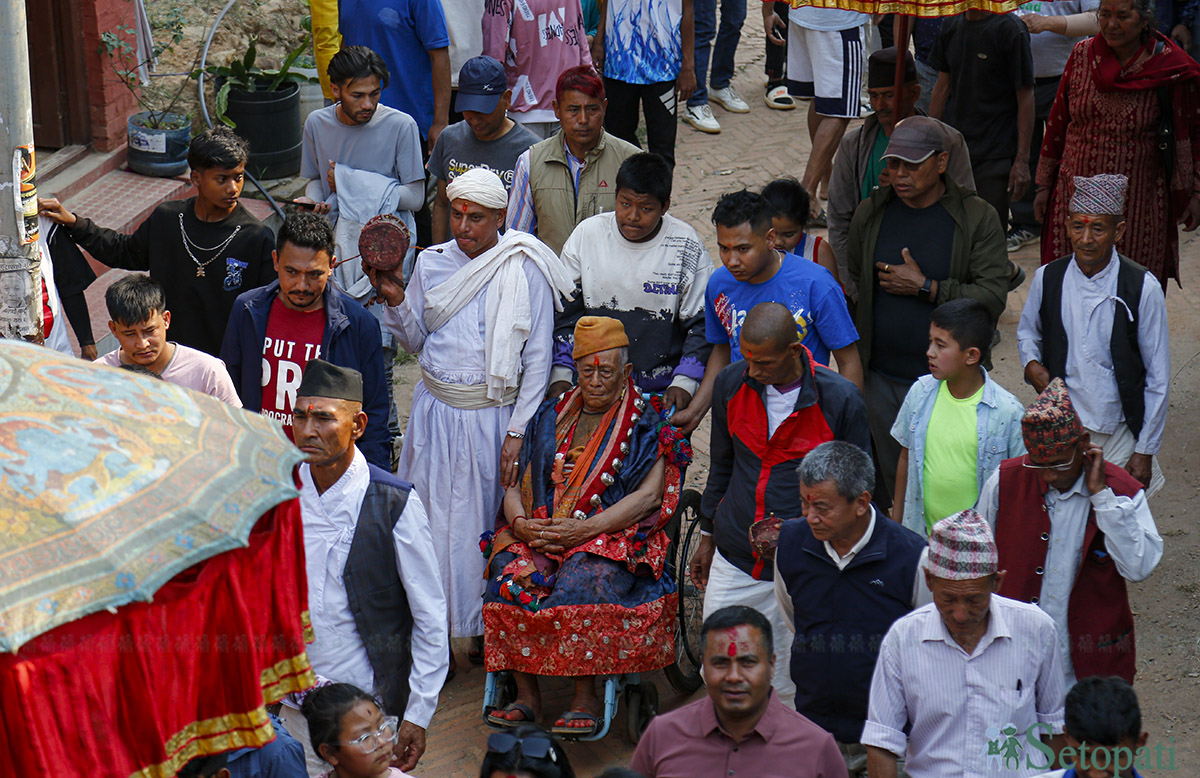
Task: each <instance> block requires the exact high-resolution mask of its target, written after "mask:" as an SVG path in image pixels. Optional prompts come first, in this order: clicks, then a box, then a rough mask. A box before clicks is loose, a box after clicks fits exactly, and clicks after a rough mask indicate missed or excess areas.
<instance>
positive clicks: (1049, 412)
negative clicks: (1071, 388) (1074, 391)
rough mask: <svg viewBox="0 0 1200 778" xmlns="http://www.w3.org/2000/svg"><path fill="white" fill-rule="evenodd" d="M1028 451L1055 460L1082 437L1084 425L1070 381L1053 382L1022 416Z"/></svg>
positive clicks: (1022, 426) (1037, 457) (1023, 435)
mask: <svg viewBox="0 0 1200 778" xmlns="http://www.w3.org/2000/svg"><path fill="white" fill-rule="evenodd" d="M1021 436H1022V437H1023V438H1024V439H1025V450H1026V451H1027V452H1029V455H1030V456H1031V457H1033V458H1034V459H1037V460H1039V461H1043V462H1044V461H1046V460H1047V459H1053V458H1054V457H1056V456H1058V455H1059V454H1061V453H1062V452H1063V451H1065V450H1066V449H1068V448H1070V447H1071V446H1073V445H1075V443H1076V441H1078V440H1079V439H1080V438H1081V437H1083V425H1082V424H1080V423H1079V416H1078V414H1076V413H1075V406H1074V405H1073V404H1072V403H1071V394H1070V393H1069V392H1068V391H1067V384H1066V383H1065V382H1064V381H1063V380H1062V379H1061V378H1055V379H1054V380H1053V381H1051V382H1050V383H1049V384H1048V385H1047V386H1046V388H1045V389H1043V390H1042V393H1041V394H1039V395H1038V398H1037V399H1036V400H1034V401H1033V404H1032V405H1030V406H1029V407H1028V408H1026V409H1025V415H1024V416H1022V417H1021Z"/></svg>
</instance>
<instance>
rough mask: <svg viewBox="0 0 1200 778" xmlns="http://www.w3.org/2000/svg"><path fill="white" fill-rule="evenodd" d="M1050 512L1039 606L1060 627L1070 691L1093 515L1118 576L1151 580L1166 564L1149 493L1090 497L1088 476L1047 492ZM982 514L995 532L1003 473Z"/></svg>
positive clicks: (983, 497)
mask: <svg viewBox="0 0 1200 778" xmlns="http://www.w3.org/2000/svg"><path fill="white" fill-rule="evenodd" d="M1045 501H1046V512H1047V513H1048V514H1049V515H1050V540H1049V541H1047V548H1046V562H1045V564H1044V565H1043V568H1044V570H1045V574H1044V575H1043V576H1042V591H1041V594H1039V595H1038V607H1040V608H1041V609H1042V610H1044V611H1046V613H1047V614H1049V615H1050V617H1051V618H1053V619H1054V623H1055V625H1056V626H1057V627H1058V644H1059V653H1060V654H1061V655H1062V666H1063V671H1064V673H1065V676H1066V688H1068V689H1069V688H1071V686H1073V685H1074V684H1075V668H1074V666H1073V665H1072V664H1071V636H1070V635H1069V634H1068V633H1067V604H1068V602H1069V601H1070V599H1071V589H1072V588H1074V586H1075V578H1076V577H1077V576H1078V575H1079V565H1080V564H1081V563H1082V561H1083V558H1082V554H1083V536H1084V532H1086V530H1087V518H1088V511H1091V510H1094V511H1095V512H1096V526H1097V527H1099V529H1100V531H1101V532H1103V533H1104V550H1105V551H1107V552H1108V554H1109V555H1110V556H1111V557H1112V559H1113V562H1114V563H1115V564H1116V566H1117V572H1118V573H1120V574H1121V577H1122V578H1124V579H1126V580H1127V581H1141V580H1144V579H1145V578H1147V577H1148V576H1149V575H1150V573H1152V572H1154V568H1155V566H1156V565H1158V560H1160V559H1162V551H1163V541H1162V537H1161V536H1160V535H1159V534H1158V528H1157V527H1156V526H1155V525H1154V516H1153V515H1151V513H1150V505H1149V503H1147V502H1146V492H1145V491H1139V492H1138V493H1137V494H1136V495H1134V496H1133V497H1118V496H1117V495H1116V494H1114V493H1113V490H1112V489H1102V490H1101V491H1099V492H1097V493H1096V494H1091V493H1090V492H1089V491H1088V488H1087V478H1086V477H1085V474H1081V475H1080V476H1079V480H1078V481H1076V482H1075V485H1074V486H1072V487H1071V488H1070V489H1068V490H1067V491H1065V492H1060V491H1058V490H1057V489H1053V488H1051V489H1047V490H1046V495H1045ZM978 510H979V512H980V513H982V514H983V517H984V518H985V519H987V522H988V524H990V525H991V527H992V531H993V532H994V531H995V529H996V515H997V513H998V512H999V510H1000V471H999V470H997V471H996V472H994V473H992V475H991V477H990V478H988V480H987V481H986V482H985V483H984V485H983V489H982V491H981V492H980V493H979V506H978Z"/></svg>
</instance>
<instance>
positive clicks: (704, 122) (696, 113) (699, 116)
mask: <svg viewBox="0 0 1200 778" xmlns="http://www.w3.org/2000/svg"><path fill="white" fill-rule="evenodd" d="M683 120H684V122H686V123H687V124H690V125H692V127H694V128H696V129H697V130H700V132H707V133H708V134H709V135H716V134H717V133H718V132H720V131H721V125H720V124H718V123H717V120H716V117H714V116H713V114H712V109H711V108H709V107H708V103H702V104H700V105H689V106H688V107H687V110H686V111H684V112H683Z"/></svg>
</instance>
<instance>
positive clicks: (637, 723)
mask: <svg viewBox="0 0 1200 778" xmlns="http://www.w3.org/2000/svg"><path fill="white" fill-rule="evenodd" d="M657 715H658V687H657V686H655V685H654V684H653V683H650V682H648V681H646V682H643V683H640V684H638V685H637V686H630V687H627V688H626V689H625V734H626V735H627V736H628V737H629V742H630V743H633V744H634V745H637V742H638V741H639V740H641V738H642V733H643V732H645V731H646V727H648V726H650V719H652V718H654V717H655V716H657Z"/></svg>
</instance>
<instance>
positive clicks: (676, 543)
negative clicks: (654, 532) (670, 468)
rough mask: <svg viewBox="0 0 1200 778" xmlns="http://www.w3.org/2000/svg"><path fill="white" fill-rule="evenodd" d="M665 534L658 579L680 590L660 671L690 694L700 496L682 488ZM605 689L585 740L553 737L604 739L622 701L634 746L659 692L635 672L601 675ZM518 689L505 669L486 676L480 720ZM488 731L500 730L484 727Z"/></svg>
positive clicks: (695, 675) (697, 614) (698, 607)
mask: <svg viewBox="0 0 1200 778" xmlns="http://www.w3.org/2000/svg"><path fill="white" fill-rule="evenodd" d="M665 531H666V532H667V533H668V537H669V538H670V545H669V546H668V550H667V562H666V566H665V567H664V570H663V575H669V576H671V578H672V579H673V580H674V581H675V585H676V587H677V588H678V591H679V610H678V613H677V614H676V618H675V661H674V662H673V663H672V664H670V665H668V666H667V667H666V668H664V673H665V675H666V677H667V681H668V682H669V683H670V684H671V686H672V688H674V689H675V690H676V691H677V692H679V693H680V694H684V695H688V694H691V693H693V692H695V691H696V690H697V689H699V688H700V686H701V685H702V684H703V683H704V681H703V679H702V678H701V677H700V667H701V654H702V646H701V644H700V625H701V623H702V621H703V619H704V616H703V609H704V592H703V590H701V589H700V588H698V587H697V586H696V585H695V584H693V583H692V582H691V581H690V580H689V579H688V574H687V572H688V571H687V568H688V560H690V559H691V558H692V554H694V553H695V552H696V547H697V546H698V545H699V544H700V493H699V492H698V491H696V490H695V489H684V490H683V491H682V492H681V493H680V496H679V505H678V507H677V508H676V509H675V515H674V516H672V517H671V521H670V522H669V523H668V524H667V527H666V529H665ZM600 678H601V681H602V682H603V684H604V709H603V712H602V713H601V717H600V718H599V719H597V721H596V724H597V726H596V729H595V731H594V732H591V733H589V734H586V735H582V736H579V737H572V736H571V735H558V737H560V738H561V739H563V740H584V741H587V740H599V739H601V738H603V737H605V736H606V735H608V731H609V729H610V728H611V727H612V726H613V723H614V721H615V719H616V716H617V709H618V707H619V703H620V700H621V698H622V697H623V698H624V700H625V722H624V723H625V734H626V736H627V737H628V739H629V741H630V742H632V743H637V742H638V740H639V739H640V738H641V736H642V732H644V731H645V729H646V727H647V726H648V725H649V724H650V719H652V718H654V717H655V716H656V715H657V714H658V688H657V687H656V686H655V685H654V682H653V681H649V680H645V679H643V678H642V677H641V675H640V674H638V673H623V674H618V675H605V676H601V677H600ZM516 694H517V687H516V682H515V681H514V680H513V678H512V675H511V673H509V672H508V671H506V670H502V671H497V672H490V673H488V674H487V680H486V681H485V685H484V692H483V717H484V721H485V722H486V721H487V714H488V712H489V711H492V710H495V709H497V708H503V707H505V706H506V705H508V704H509V703H510V702H512V701H513V700H514V699H515V698H516ZM487 723H488V726H489V727H492V728H493V729H500V728H501V727H500V726H498V725H496V724H492V723H491V722H487Z"/></svg>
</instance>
